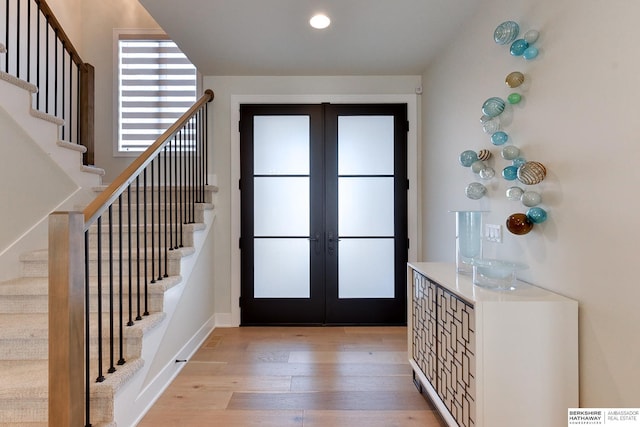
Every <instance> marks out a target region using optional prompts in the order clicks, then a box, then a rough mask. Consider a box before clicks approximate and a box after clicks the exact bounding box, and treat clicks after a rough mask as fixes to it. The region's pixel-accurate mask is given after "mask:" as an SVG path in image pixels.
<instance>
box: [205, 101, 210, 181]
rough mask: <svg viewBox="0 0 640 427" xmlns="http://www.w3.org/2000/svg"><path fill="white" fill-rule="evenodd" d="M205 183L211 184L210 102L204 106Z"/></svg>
mask: <svg viewBox="0 0 640 427" xmlns="http://www.w3.org/2000/svg"><path fill="white" fill-rule="evenodd" d="M204 141H205V143H204V170H205V175H204V183H205V184H206V185H209V104H208V103H207V104H205V106H204Z"/></svg>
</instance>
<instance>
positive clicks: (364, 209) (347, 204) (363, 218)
mask: <svg viewBox="0 0 640 427" xmlns="http://www.w3.org/2000/svg"><path fill="white" fill-rule="evenodd" d="M393 201H394V194H393V178H391V177H380V178H355V177H349V178H338V234H339V235H340V236H393V233H394V221H393V211H394V207H393ZM340 256H342V255H340Z"/></svg>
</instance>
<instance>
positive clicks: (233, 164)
mask: <svg viewBox="0 0 640 427" xmlns="http://www.w3.org/2000/svg"><path fill="white" fill-rule="evenodd" d="M418 86H420V76H395V77H394V76H377V77H294V76H283V77H226V76H207V77H204V87H205V88H210V89H212V90H213V91H214V92H215V100H214V101H213V102H212V104H211V105H210V110H209V111H210V113H209V117H210V121H211V123H210V129H212V130H213V134H212V135H211V138H212V143H213V150H211V155H212V161H211V162H210V165H212V170H211V171H210V172H211V173H214V174H216V176H217V178H218V183H217V184H218V186H219V187H220V191H219V192H218V194H217V195H216V200H217V203H216V211H217V217H216V228H215V233H216V237H215V239H214V244H215V250H214V253H215V264H216V273H215V286H216V294H215V303H216V313H217V314H219V315H220V314H222V315H226V314H229V315H230V314H231V312H232V311H233V309H232V304H233V305H234V306H235V307H237V300H236V301H232V283H236V284H237V283H238V282H237V281H238V280H239V278H238V277H237V274H238V271H237V268H238V259H236V258H235V255H234V254H238V253H239V252H238V241H237V240H235V239H236V238H237V236H236V238H234V237H233V230H234V227H235V229H237V227H238V224H239V223H238V221H239V212H238V211H237V205H236V206H235V207H234V204H233V203H234V200H232V199H233V195H234V193H235V194H236V195H237V194H238V190H237V189H238V182H237V179H238V178H239V176H234V170H233V168H236V171H235V173H237V170H238V169H239V166H240V165H239V160H238V159H239V155H238V153H235V152H233V150H234V149H236V150H237V148H238V147H234V146H233V145H232V140H233V134H234V133H235V134H236V135H237V132H238V125H237V123H232V120H231V119H232V116H233V113H234V112H233V111H232V110H231V107H232V97H233V96H240V95H253V96H256V98H258V96H260V95H271V96H272V97H270V98H271V99H274V98H277V97H282V98H281V99H284V98H286V97H287V96H299V97H298V98H296V99H304V98H305V96H308V99H311V98H313V99H314V101H311V102H320V101H318V100H317V99H318V97H317V95H320V96H322V95H326V96H327V99H329V95H354V96H357V95H385V94H396V95H397V94H410V95H413V96H415V90H416V88H417V87H418ZM298 102H300V101H298ZM235 296H236V295H234V296H233V298H234V299H235ZM225 318H229V319H231V317H230V316H226V317H225Z"/></svg>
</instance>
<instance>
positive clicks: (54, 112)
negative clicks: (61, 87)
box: [53, 29, 58, 117]
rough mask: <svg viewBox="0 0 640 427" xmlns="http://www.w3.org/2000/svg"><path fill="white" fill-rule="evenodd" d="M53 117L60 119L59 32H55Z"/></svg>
mask: <svg viewBox="0 0 640 427" xmlns="http://www.w3.org/2000/svg"><path fill="white" fill-rule="evenodd" d="M53 35H54V36H55V38H54V40H53V45H54V50H53V115H54V116H56V117H58V30H57V29H55V30H53Z"/></svg>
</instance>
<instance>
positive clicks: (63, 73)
mask: <svg viewBox="0 0 640 427" xmlns="http://www.w3.org/2000/svg"><path fill="white" fill-rule="evenodd" d="M65 50H66V49H65V47H64V42H62V79H61V83H62V90H61V91H60V93H61V95H62V99H61V100H60V107H61V108H62V120H64V121H65V122H64V126H62V140H63V141H65V139H64V137H65V133H66V131H67V121H66V120H65V119H66V117H67V115H66V113H65V107H66V106H65V103H64V95H65V81H66V79H67V75H66V73H65V62H66V61H65V59H64V53H65Z"/></svg>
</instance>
